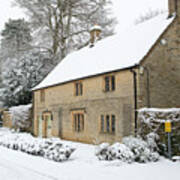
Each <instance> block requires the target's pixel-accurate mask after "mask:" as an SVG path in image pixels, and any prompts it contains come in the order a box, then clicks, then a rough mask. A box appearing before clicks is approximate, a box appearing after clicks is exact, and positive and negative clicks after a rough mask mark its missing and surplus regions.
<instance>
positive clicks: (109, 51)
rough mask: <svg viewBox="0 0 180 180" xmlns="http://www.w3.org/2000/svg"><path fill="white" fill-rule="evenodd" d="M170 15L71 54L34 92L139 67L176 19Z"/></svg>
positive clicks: (133, 27) (161, 16)
mask: <svg viewBox="0 0 180 180" xmlns="http://www.w3.org/2000/svg"><path fill="white" fill-rule="evenodd" d="M167 16H168V15H167V14H166V13H165V14H162V15H159V16H157V17H155V18H153V19H151V20H148V21H146V22H144V23H141V24H139V25H136V26H132V27H131V28H129V29H128V30H127V31H125V32H124V33H117V34H116V35H113V36H111V37H108V38H106V39H104V40H101V41H99V42H97V43H96V44H95V46H94V47H93V48H89V47H85V48H83V49H81V50H79V51H76V52H73V53H71V54H69V55H68V56H67V57H66V58H64V60H63V61H61V62H60V63H59V64H58V65H57V66H56V67H55V68H54V70H53V71H52V72H51V73H50V74H49V75H48V76H47V77H46V78H45V79H44V80H43V81H42V82H41V83H40V84H39V85H37V86H36V87H35V88H34V89H33V90H37V89H41V88H44V87H49V86H54V85H57V84H60V83H65V82H68V81H72V80H76V79H80V78H84V77H89V76H93V75H97V74H101V73H106V72H111V71H116V70H120V69H124V68H128V67H131V66H134V65H136V64H138V63H139V62H140V61H141V60H142V59H143V58H144V56H145V55H146V54H147V53H148V52H149V50H150V49H151V47H152V46H153V45H154V44H155V43H156V41H157V40H158V38H159V37H160V35H161V34H162V33H163V32H164V31H165V30H166V29H167V27H168V26H169V25H170V24H171V22H172V21H173V19H174V17H172V18H170V19H167Z"/></svg>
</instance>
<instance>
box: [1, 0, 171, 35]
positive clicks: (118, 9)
mask: <svg viewBox="0 0 180 180" xmlns="http://www.w3.org/2000/svg"><path fill="white" fill-rule="evenodd" d="M12 2H13V0H1V3H0V31H1V30H2V29H3V27H4V23H5V22H7V21H8V19H9V18H12V19H17V18H22V17H25V15H24V13H23V11H22V10H21V9H19V8H17V7H12V6H11V3H12ZM112 2H113V5H114V12H115V15H116V16H117V17H118V19H119V22H120V25H122V27H126V26H128V25H129V24H132V23H133V22H134V20H135V19H137V18H138V17H139V16H140V15H141V14H144V13H145V12H147V11H148V10H149V9H152V10H153V9H155V10H156V9H160V10H167V4H168V0H112Z"/></svg>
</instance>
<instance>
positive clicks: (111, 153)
mask: <svg viewBox="0 0 180 180" xmlns="http://www.w3.org/2000/svg"><path fill="white" fill-rule="evenodd" d="M154 146H155V145H153V148H152V147H151V146H150V145H149V144H148V142H146V141H144V140H142V139H141V138H135V137H125V138H123V142H122V143H115V144H113V145H109V144H108V143H102V144H100V145H99V146H97V148H96V152H95V154H96V156H97V157H98V159H99V160H116V159H117V160H121V161H123V162H127V163H132V162H134V161H135V162H140V163H146V162H150V161H153V162H155V161H158V160H159V154H158V153H157V152H156V151H155V147H154Z"/></svg>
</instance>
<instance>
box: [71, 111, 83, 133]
mask: <svg viewBox="0 0 180 180" xmlns="http://www.w3.org/2000/svg"><path fill="white" fill-rule="evenodd" d="M72 117H73V127H74V131H75V132H82V131H84V113H83V112H81V113H80V112H73V114H72Z"/></svg>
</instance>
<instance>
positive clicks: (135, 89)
mask: <svg viewBox="0 0 180 180" xmlns="http://www.w3.org/2000/svg"><path fill="white" fill-rule="evenodd" d="M130 71H131V72H132V73H133V86H134V124H135V129H134V133H135V136H136V135H137V128H138V127H137V73H136V71H135V70H133V69H131V70H130Z"/></svg>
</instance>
